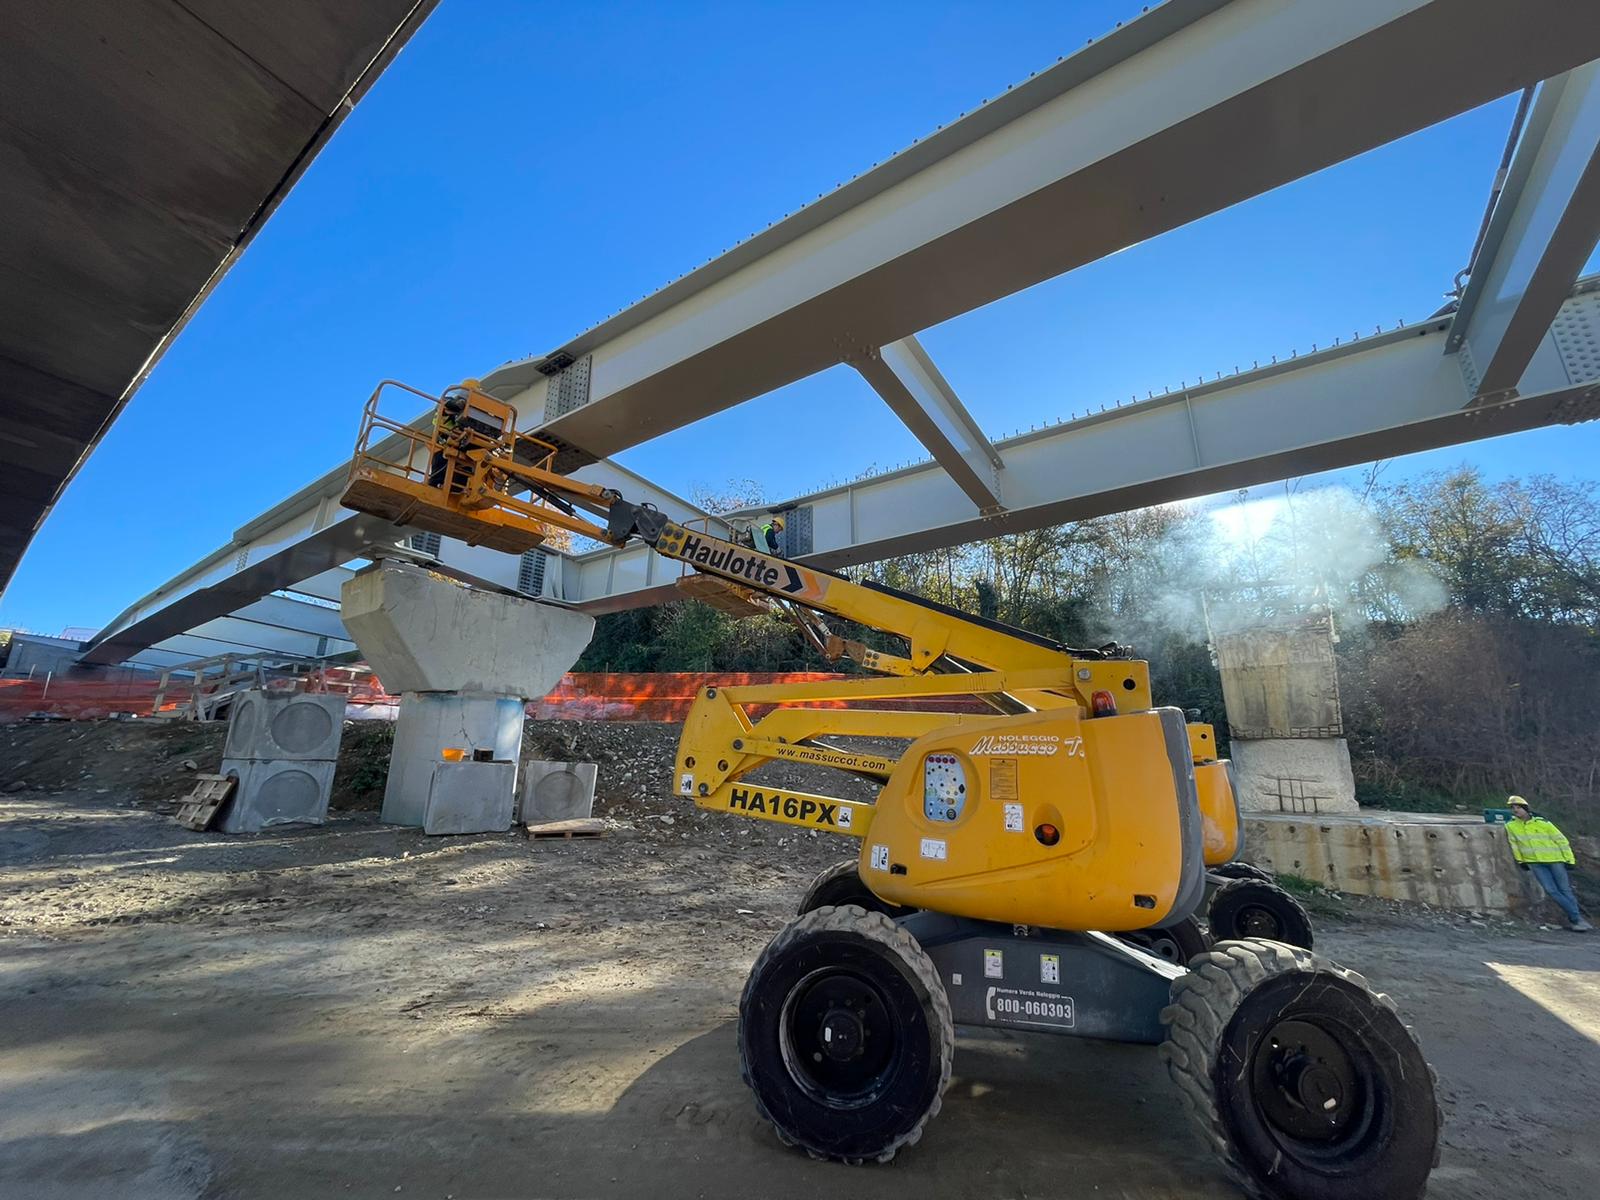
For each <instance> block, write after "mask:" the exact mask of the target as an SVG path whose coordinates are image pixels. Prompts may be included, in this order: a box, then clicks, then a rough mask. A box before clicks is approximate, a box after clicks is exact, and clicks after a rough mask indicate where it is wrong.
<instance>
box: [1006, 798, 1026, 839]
mask: <svg viewBox="0 0 1600 1200" xmlns="http://www.w3.org/2000/svg"><path fill="white" fill-rule="evenodd" d="M1006 832H1007V833H1021V832H1022V805H1020V804H1008V805H1006Z"/></svg>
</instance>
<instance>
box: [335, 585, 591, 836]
mask: <svg viewBox="0 0 1600 1200" xmlns="http://www.w3.org/2000/svg"><path fill="white" fill-rule="evenodd" d="M342 603H343V617H344V624H345V628H347V629H348V630H349V631H350V635H351V636H352V637H353V638H354V639H355V642H356V645H357V646H358V647H360V649H361V652H362V654H364V655H365V656H366V659H367V661H368V663H370V664H371V666H372V669H373V670H374V671H376V672H377V674H378V678H379V679H381V680H382V681H383V685H384V687H385V688H386V689H387V690H388V691H389V692H391V693H398V694H399V695H400V719H399V723H398V725H397V726H396V728H395V741H394V751H393V753H392V755H391V756H390V760H389V780H388V784H387V786H386V787H385V789H384V796H383V819H384V820H385V821H388V822H391V823H393V824H400V825H421V824H422V823H423V814H424V812H425V810H426V808H427V804H428V795H429V792H430V791H431V789H432V786H433V777H434V772H435V768H436V767H437V766H438V764H439V763H441V762H443V761H444V752H445V751H446V750H460V751H462V752H463V754H464V756H465V757H466V758H467V759H471V758H473V757H474V756H475V752H479V751H488V752H489V757H491V758H492V759H494V760H498V761H508V762H510V763H512V764H515V763H516V762H517V760H518V758H519V757H520V754H521V746H522V724H523V718H524V713H525V711H526V707H525V706H526V704H527V701H528V700H529V699H531V698H533V697H536V696H543V695H544V694H545V693H546V692H548V691H549V690H550V689H551V688H552V687H554V686H555V685H556V683H557V682H558V681H559V680H560V679H561V676H562V675H563V674H564V673H565V672H566V671H567V669H568V668H570V667H571V666H572V664H573V663H574V662H576V661H577V659H578V655H580V654H582V653H583V650H584V647H586V646H587V645H588V644H589V639H590V638H591V637H592V636H593V634H594V618H593V617H589V616H586V615H584V614H583V613H578V612H573V611H571V610H570V609H566V608H561V607H560V606H558V605H553V604H546V603H543V602H541V601H537V600H529V599H525V598H523V597H520V596H510V595H502V594H499V593H495V592H486V591H480V590H478V589H476V588H470V587H466V586H464V585H463V584H460V583H457V582H455V581H454V580H451V579H447V578H445V577H444V576H442V575H437V574H434V573H433V572H431V571H426V570H424V569H422V568H420V567H415V566H412V565H410V564H409V563H395V562H388V561H384V562H380V563H377V564H375V565H374V566H372V567H369V568H368V569H367V570H365V571H363V572H361V573H360V574H359V575H357V576H355V578H353V579H351V580H350V581H349V582H347V583H346V584H345V585H344V588H343V592H342ZM506 779H507V783H506V788H507V800H508V802H507V804H506V812H507V813H509V812H510V811H511V806H510V803H509V799H510V797H511V796H512V795H514V793H515V787H516V772H515V767H514V766H513V769H512V770H511V771H510V772H507V773H506Z"/></svg>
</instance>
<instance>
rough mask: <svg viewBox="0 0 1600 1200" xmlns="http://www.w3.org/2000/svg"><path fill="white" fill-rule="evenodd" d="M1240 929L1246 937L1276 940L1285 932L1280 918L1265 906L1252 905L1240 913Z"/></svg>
mask: <svg viewBox="0 0 1600 1200" xmlns="http://www.w3.org/2000/svg"><path fill="white" fill-rule="evenodd" d="M1239 929H1240V931H1241V932H1242V933H1243V934H1244V936H1245V937H1253V938H1266V939H1268V940H1269V941H1276V940H1278V938H1279V937H1280V936H1281V935H1282V933H1283V928H1282V926H1281V925H1280V924H1279V922H1278V918H1277V917H1276V916H1275V915H1274V914H1273V913H1271V912H1269V911H1268V910H1267V909H1265V908H1257V907H1256V906H1255V905H1251V906H1250V907H1249V908H1246V909H1244V910H1242V911H1241V912H1240V913H1239Z"/></svg>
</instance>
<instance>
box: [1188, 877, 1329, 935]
mask: <svg viewBox="0 0 1600 1200" xmlns="http://www.w3.org/2000/svg"><path fill="white" fill-rule="evenodd" d="M1206 922H1207V924H1209V925H1210V926H1211V936H1212V937H1213V938H1214V939H1215V940H1217V941H1219V942H1228V941H1239V940H1243V939H1245V938H1260V939H1264V940H1266V941H1271V942H1287V943H1289V945H1291V946H1299V947H1300V948H1301V949H1302V950H1310V949H1311V948H1312V942H1313V940H1314V939H1313V938H1312V934H1311V916H1310V914H1309V913H1307V912H1306V910H1305V909H1304V908H1303V907H1301V905H1300V901H1298V900H1296V899H1295V898H1294V897H1293V896H1291V895H1290V894H1289V893H1288V892H1286V891H1284V890H1283V889H1282V888H1281V887H1279V886H1278V885H1277V884H1275V883H1262V882H1261V881H1260V880H1259V879H1230V880H1229V881H1228V882H1227V883H1225V884H1223V885H1222V886H1221V887H1219V888H1218V889H1217V890H1216V892H1215V893H1214V894H1213V895H1212V897H1211V907H1210V909H1209V910H1208V911H1207V913H1206Z"/></svg>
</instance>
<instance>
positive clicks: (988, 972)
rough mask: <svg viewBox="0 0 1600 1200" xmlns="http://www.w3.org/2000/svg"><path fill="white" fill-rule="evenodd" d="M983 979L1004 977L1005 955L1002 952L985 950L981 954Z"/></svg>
mask: <svg viewBox="0 0 1600 1200" xmlns="http://www.w3.org/2000/svg"><path fill="white" fill-rule="evenodd" d="M983 977H984V978H985V979H1004V978H1005V977H1006V953H1005V951H1004V950H985V951H984V952H983Z"/></svg>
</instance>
